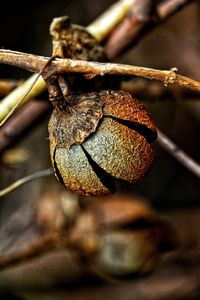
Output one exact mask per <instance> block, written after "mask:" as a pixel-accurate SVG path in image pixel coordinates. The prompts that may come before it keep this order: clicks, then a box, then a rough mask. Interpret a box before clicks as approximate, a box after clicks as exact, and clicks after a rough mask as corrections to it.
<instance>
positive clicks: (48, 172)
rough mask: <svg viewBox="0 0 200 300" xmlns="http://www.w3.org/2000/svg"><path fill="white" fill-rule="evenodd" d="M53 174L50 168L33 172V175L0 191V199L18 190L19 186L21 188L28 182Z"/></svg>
mask: <svg viewBox="0 0 200 300" xmlns="http://www.w3.org/2000/svg"><path fill="white" fill-rule="evenodd" d="M53 174H54V172H53V169H52V168H50V169H46V170H42V171H38V172H35V173H33V174H31V175H28V176H26V177H23V178H20V179H18V180H17V181H15V182H13V183H12V184H10V185H9V186H7V187H6V188H4V189H2V190H0V198H1V197H3V196H5V195H7V194H9V193H11V192H13V191H14V190H16V189H17V188H19V187H20V186H22V185H24V184H26V183H28V182H30V181H33V180H35V179H39V178H43V177H46V176H51V175H53Z"/></svg>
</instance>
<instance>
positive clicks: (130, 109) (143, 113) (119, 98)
mask: <svg viewBox="0 0 200 300" xmlns="http://www.w3.org/2000/svg"><path fill="white" fill-rule="evenodd" d="M99 95H100V97H101V98H102V100H103V101H104V103H105V105H104V115H105V116H107V115H108V116H112V117H116V118H120V119H122V120H127V121H132V122H137V123H139V124H142V125H146V126H147V127H148V128H149V129H151V130H152V132H155V133H156V127H155V124H154V121H153V119H152V117H151V115H150V114H149V113H148V112H147V110H146V109H145V107H144V105H143V104H142V103H139V102H138V101H137V100H135V99H133V98H132V96H131V95H130V94H129V93H126V92H123V91H111V90H110V91H101V92H100V93H99Z"/></svg>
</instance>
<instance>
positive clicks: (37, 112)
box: [0, 100, 52, 152]
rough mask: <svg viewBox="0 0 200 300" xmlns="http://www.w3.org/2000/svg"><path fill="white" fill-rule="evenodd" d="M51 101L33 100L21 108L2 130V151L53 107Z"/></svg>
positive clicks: (0, 147)
mask: <svg viewBox="0 0 200 300" xmlns="http://www.w3.org/2000/svg"><path fill="white" fill-rule="evenodd" d="M51 107H52V106H51V104H50V103H49V101H40V100H33V101H31V102H30V103H27V105H25V106H24V107H22V108H20V109H19V111H17V112H16V113H15V114H14V115H13V116H12V117H11V118H10V119H9V120H8V121H7V122H6V123H5V124H4V126H2V127H1V130H0V152H2V151H3V150H4V149H5V148H7V147H8V146H9V145H10V144H11V143H13V142H14V141H16V140H17V139H18V138H19V137H20V136H21V135H22V134H23V133H24V132H25V131H26V130H27V129H28V128H29V127H30V126H31V125H32V124H33V123H34V122H36V121H37V120H43V119H42V117H43V116H44V115H45V114H46V113H47V112H48V111H49V110H50V109H51Z"/></svg>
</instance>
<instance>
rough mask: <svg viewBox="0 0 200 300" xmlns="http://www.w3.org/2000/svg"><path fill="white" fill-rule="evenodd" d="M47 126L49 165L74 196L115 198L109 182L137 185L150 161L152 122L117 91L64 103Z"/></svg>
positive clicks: (152, 133) (133, 101) (85, 95)
mask: <svg viewBox="0 0 200 300" xmlns="http://www.w3.org/2000/svg"><path fill="white" fill-rule="evenodd" d="M68 103H69V105H68V106H66V107H65V109H63V111H61V110H59V109H54V111H53V114H52V116H51V119H50V122H49V138H50V153H51V160H52V163H53V166H54V170H55V174H56V176H57V178H58V179H59V180H60V181H61V182H62V183H63V184H64V185H65V186H66V187H67V188H68V189H69V190H71V191H74V192H76V193H78V194H80V195H95V196H100V195H105V194H109V193H113V192H115V182H114V178H119V179H123V180H127V181H130V182H137V181H140V180H141V179H142V178H143V177H144V176H145V174H146V173H147V171H148V170H149V168H150V166H151V165H152V162H153V160H154V150H153V148H152V145H151V144H152V142H153V141H154V140H155V139H156V128H155V125H154V122H153V120H152V118H151V116H150V115H149V113H148V112H147V111H146V109H145V108H144V106H143V105H142V104H140V103H139V102H137V101H136V100H135V99H133V98H132V97H131V95H130V94H128V93H126V92H123V91H112V90H103V91H101V92H99V93H95V92H92V93H87V94H82V95H79V96H77V95H76V96H75V95H71V96H69V97H68Z"/></svg>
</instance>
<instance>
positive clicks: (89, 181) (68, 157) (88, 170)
mask: <svg viewBox="0 0 200 300" xmlns="http://www.w3.org/2000/svg"><path fill="white" fill-rule="evenodd" d="M52 150H53V149H52ZM55 161H56V166H57V168H58V170H59V172H60V173H61V174H62V179H63V181H64V183H65V185H66V187H69V189H70V190H71V191H74V192H76V193H78V194H80V195H103V194H109V190H108V189H107V188H106V187H104V186H103V184H102V183H101V182H100V180H99V178H98V177H97V175H96V174H95V173H94V171H93V170H92V167H91V166H90V164H89V162H88V160H87V158H86V156H85V154H84V152H83V150H82V149H81V146H79V145H74V146H72V147H71V149H70V150H67V149H64V148H60V149H57V150H56V152H55Z"/></svg>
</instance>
